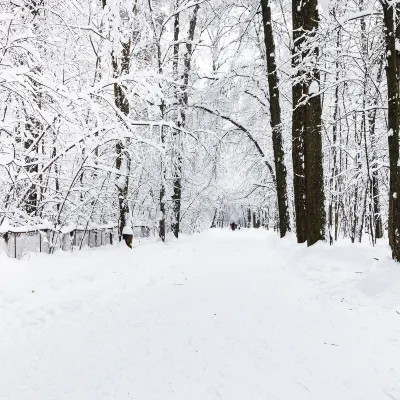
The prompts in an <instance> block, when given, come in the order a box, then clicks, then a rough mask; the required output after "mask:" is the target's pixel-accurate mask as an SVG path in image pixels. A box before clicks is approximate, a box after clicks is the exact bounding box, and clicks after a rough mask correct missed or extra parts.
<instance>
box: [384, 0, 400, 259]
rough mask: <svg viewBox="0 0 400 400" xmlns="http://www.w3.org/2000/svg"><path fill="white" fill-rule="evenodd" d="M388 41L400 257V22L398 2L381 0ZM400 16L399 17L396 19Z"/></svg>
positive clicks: (392, 194)
mask: <svg viewBox="0 0 400 400" xmlns="http://www.w3.org/2000/svg"><path fill="white" fill-rule="evenodd" d="M381 3H382V8H383V15H384V26H385V30H384V33H385V42H386V57H387V65H386V79H387V90H388V129H389V132H388V142H389V164H390V167H389V168H390V181H389V225H388V231H389V244H390V246H391V248H392V257H393V259H395V260H396V261H400V237H399V225H400V200H399V194H400V193H399V190H400V185H399V183H400V182H399V167H398V159H399V82H398V75H399V73H400V68H399V67H400V65H399V61H400V57H399V53H398V51H397V49H396V38H398V37H399V36H400V35H399V33H400V32H399V29H400V28H397V29H396V30H395V25H397V24H396V22H399V19H400V18H399V17H400V15H399V14H400V12H399V11H400V10H399V5H396V8H395V7H394V5H393V4H392V2H391V1H389V0H381ZM396 20H397V21H396Z"/></svg>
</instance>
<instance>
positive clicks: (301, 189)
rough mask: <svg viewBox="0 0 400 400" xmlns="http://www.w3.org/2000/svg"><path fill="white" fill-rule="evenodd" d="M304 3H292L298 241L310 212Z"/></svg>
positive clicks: (296, 0) (297, 0) (298, 0)
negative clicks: (302, 65) (306, 148)
mask: <svg viewBox="0 0 400 400" xmlns="http://www.w3.org/2000/svg"><path fill="white" fill-rule="evenodd" d="M302 4H303V0H292V18H293V22H292V23H293V49H292V66H293V68H294V69H295V75H294V79H295V81H294V83H293V86H292V107H293V113H292V161H293V190H294V208H295V214H296V235H297V241H298V242H299V243H303V242H305V241H306V240H307V212H306V181H305V175H306V173H305V164H304V163H305V149H304V145H305V143H304V142H305V120H306V116H305V106H304V104H302V98H303V95H304V94H305V90H304V89H305V88H304V84H303V82H302V80H301V75H302V72H301V70H300V66H301V62H302V55H301V47H302V45H303V44H304V32H303V24H304V23H303V11H302Z"/></svg>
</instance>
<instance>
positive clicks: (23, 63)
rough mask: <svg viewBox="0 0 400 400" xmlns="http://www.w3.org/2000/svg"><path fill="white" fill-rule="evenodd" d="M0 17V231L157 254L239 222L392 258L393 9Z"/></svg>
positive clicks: (8, 10) (247, 3)
mask: <svg viewBox="0 0 400 400" xmlns="http://www.w3.org/2000/svg"><path fill="white" fill-rule="evenodd" d="M0 8H1V10H0V46H1V50H2V51H1V54H0V58H1V63H0V87H1V90H0V98H1V101H0V180H1V185H0V223H3V224H4V223H6V222H7V221H9V222H10V223H12V224H13V225H32V226H40V225H47V226H50V227H52V228H53V229H54V230H59V229H61V228H62V227H64V226H66V225H84V226H89V225H96V224H97V225H101V224H105V223H108V222H115V223H118V226H119V231H120V234H121V235H122V231H123V230H124V227H132V226H135V225H147V226H152V227H154V228H155V229H157V232H158V234H159V236H160V238H161V240H164V241H165V240H166V237H167V235H168V234H171V235H174V236H175V237H178V236H179V234H180V232H193V231H196V230H201V229H204V228H205V227H209V226H221V225H225V226H226V224H229V222H231V221H230V220H232V219H233V218H235V219H239V218H240V219H243V221H247V222H246V225H247V224H249V225H250V223H249V215H250V219H251V220H252V222H251V225H252V226H255V227H256V226H260V225H268V226H275V227H276V228H277V229H278V230H279V233H280V235H281V237H283V236H285V235H286V234H287V232H289V231H291V230H293V231H295V232H296V236H297V239H298V242H300V243H303V242H307V244H308V245H312V244H314V243H315V242H317V241H318V240H325V239H329V240H330V241H331V243H333V242H334V241H335V240H338V239H339V238H340V237H348V238H350V240H352V241H353V242H354V241H361V240H362V237H363V236H364V235H365V234H367V237H368V239H369V240H370V242H371V243H372V244H374V243H375V242H376V240H377V239H379V238H382V237H383V236H387V237H388V239H389V243H390V245H391V247H392V251H393V258H395V259H396V260H399V259H400V238H399V224H400V204H399V200H397V198H398V196H397V194H398V193H399V192H400V171H399V162H398V159H399V124H400V120H398V118H399V117H398V116H399V115H400V108H399V107H400V93H399V90H400V89H399V79H400V51H399V46H398V44H397V43H398V41H400V4H398V3H397V1H391V0H390V1H389V0H380V2H376V1H373V0H344V1H343V0H342V1H339V0H319V1H318V0H241V1H240V2H236V1H233V0H213V1H209V0H97V1H89V0H83V1H75V0H73V1H71V2H64V1H61V0H52V1H51V2H50V1H49V0H20V1H18V2H9V1H0ZM385 76H386V79H385ZM386 138H388V139H386ZM290 154H291V156H290ZM385 232H387V235H386V233H385Z"/></svg>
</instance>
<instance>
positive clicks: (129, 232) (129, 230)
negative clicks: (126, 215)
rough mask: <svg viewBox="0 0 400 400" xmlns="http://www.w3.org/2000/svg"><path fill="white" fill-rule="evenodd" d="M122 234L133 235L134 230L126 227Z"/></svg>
mask: <svg viewBox="0 0 400 400" xmlns="http://www.w3.org/2000/svg"><path fill="white" fill-rule="evenodd" d="M122 234H123V235H133V229H132V228H131V227H130V226H124V229H122Z"/></svg>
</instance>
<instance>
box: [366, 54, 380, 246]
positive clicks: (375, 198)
mask: <svg viewBox="0 0 400 400" xmlns="http://www.w3.org/2000/svg"><path fill="white" fill-rule="evenodd" d="M383 61H384V58H383V57H382V58H381V60H380V63H379V69H378V75H377V78H376V82H377V87H379V84H380V83H381V81H382V69H383ZM378 96H379V93H378V92H377V93H376V96H375V97H374V101H373V103H372V109H371V111H370V112H369V113H368V125H369V136H370V139H371V147H372V163H373V164H375V161H376V160H377V158H378V157H377V154H376V141H377V137H376V133H375V123H376V107H377V105H378ZM371 175H372V181H371V191H372V203H373V221H374V228H375V239H381V238H382V237H383V226H382V217H381V206H380V201H379V197H380V194H379V181H378V171H377V170H376V165H374V166H373V170H372V174H371Z"/></svg>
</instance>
